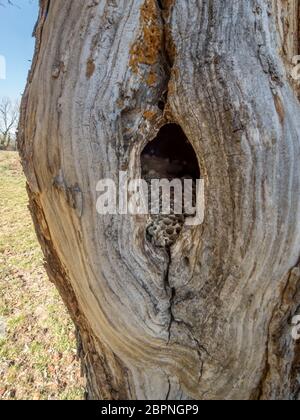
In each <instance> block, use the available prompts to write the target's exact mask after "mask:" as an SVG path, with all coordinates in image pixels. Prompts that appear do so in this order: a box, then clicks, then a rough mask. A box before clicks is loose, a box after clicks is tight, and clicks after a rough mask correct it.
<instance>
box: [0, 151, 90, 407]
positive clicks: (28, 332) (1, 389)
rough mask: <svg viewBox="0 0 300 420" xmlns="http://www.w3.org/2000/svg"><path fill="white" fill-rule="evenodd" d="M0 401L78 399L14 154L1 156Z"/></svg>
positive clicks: (72, 350)
mask: <svg viewBox="0 0 300 420" xmlns="http://www.w3.org/2000/svg"><path fill="white" fill-rule="evenodd" d="M0 180H1V182H0V399H14V400H19V399H36V400H39V399H48V400H49V399H50V400H51V399H70V400H74V399H82V397H83V388H82V385H83V383H82V379H81V378H80V368H79V363H78V360H77V358H76V344H75V337H74V332H73V330H74V328H73V325H72V323H71V321H70V318H69V316H68V314H67V312H66V310H65V308H64V306H63V304H62V302H61V300H60V298H59V296H58V293H57V291H56V289H55V288H54V286H53V285H52V284H51V283H50V282H49V281H48V279H47V277H46V274H45V271H44V268H43V257H42V253H41V251H40V248H39V245H38V243H37V239H36V237H35V233H34V230H33V226H32V222H31V218H30V214H29V211H28V209H27V195H26V191H25V179H24V176H23V174H22V170H21V166H20V163H19V159H18V155H17V153H15V152H0Z"/></svg>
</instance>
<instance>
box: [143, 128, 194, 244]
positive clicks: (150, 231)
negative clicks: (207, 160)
mask: <svg viewBox="0 0 300 420" xmlns="http://www.w3.org/2000/svg"><path fill="white" fill-rule="evenodd" d="M141 166H142V177H143V178H144V179H145V180H146V181H147V183H148V185H149V186H151V182H152V180H153V179H168V180H169V181H171V180H173V179H180V180H181V182H182V185H183V184H184V180H186V179H192V180H194V181H196V180H197V179H199V178H200V169H199V164H198V159H197V156H196V153H195V151H194V149H193V147H192V145H191V144H190V142H189V141H188V139H187V137H186V135H185V134H184V132H183V130H182V129H181V127H180V126H179V125H177V124H167V125H165V126H163V127H162V128H161V129H160V131H159V133H158V134H157V136H156V138H155V139H154V140H152V141H151V142H150V143H148V144H147V145H146V147H145V148H144V150H143V151H142V154H141ZM195 194H196V183H195V182H193V188H192V196H191V200H190V202H191V203H193V207H194V206H195V203H196V195H195ZM151 197H152V195H151V194H150V195H149V197H148V199H150V198H151ZM152 198H153V197H152ZM180 200H182V197H181V199H180ZM153 201H154V202H155V201H157V200H155V199H154V200H151V204H153ZM174 202H175V201H174V194H173V195H172V192H171V196H170V206H171V209H172V210H171V213H170V214H168V215H166V214H164V212H162V211H161V210H160V212H159V213H157V214H151V216H150V217H149V220H148V223H147V227H146V237H147V239H148V240H149V241H150V242H152V243H153V244H154V245H155V246H158V247H161V248H169V247H170V246H172V245H173V244H174V243H175V242H176V240H177V239H178V237H179V235H180V233H181V231H182V228H183V225H184V222H185V217H187V214H186V213H185V209H184V206H183V212H182V213H180V214H177V213H176V212H175V205H174ZM172 205H173V206H172ZM149 207H150V201H149ZM159 208H160V209H162V195H161V196H160V197H159Z"/></svg>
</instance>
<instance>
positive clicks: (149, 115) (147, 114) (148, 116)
mask: <svg viewBox="0 0 300 420" xmlns="http://www.w3.org/2000/svg"><path fill="white" fill-rule="evenodd" d="M155 115H156V113H155V112H154V111H145V112H144V113H143V117H144V118H146V120H152V119H153V118H154V117H155Z"/></svg>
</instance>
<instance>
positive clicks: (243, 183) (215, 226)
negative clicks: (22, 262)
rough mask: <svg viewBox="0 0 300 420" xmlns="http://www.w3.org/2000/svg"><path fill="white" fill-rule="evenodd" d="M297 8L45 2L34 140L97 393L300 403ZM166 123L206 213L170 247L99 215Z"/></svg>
mask: <svg viewBox="0 0 300 420" xmlns="http://www.w3.org/2000/svg"><path fill="white" fill-rule="evenodd" d="M298 12H299V1H298V0H294V1H292V0H290V1H286V0H285V1H283V0H281V1H274V2H272V1H266V0H246V1H239V2H234V1H232V0H224V1H219V0H174V1H172V0H165V1H163V0H161V1H156V0H119V1H116V0H88V1H87V0H76V1H73V0H65V1H63V2H62V1H60V0H41V1H40V17H39V21H38V23H37V26H36V51H35V56H34V60H33V65H32V70H31V72H30V75H29V79H28V84H27V88H26V91H25V94H24V97H23V101H22V115H21V119H20V125H19V137H18V142H19V148H20V153H21V156H22V161H23V166H24V170H25V174H26V176H27V180H28V194H29V198H30V208H31V212H32V216H33V219H34V222H35V226H36V230H37V235H38V238H39V240H40V242H41V245H42V248H43V251H44V254H45V260H46V265H47V270H48V274H49V277H50V279H51V280H52V281H53V282H54V283H55V285H56V286H57V288H58V289H59V291H60V293H61V296H62V298H63V299H64V302H65V304H66V305H67V307H68V310H69V312H70V314H71V316H72V318H73V320H74V323H75V325H76V327H77V330H78V337H79V340H78V341H79V349H80V355H81V360H82V365H83V369H84V372H85V374H86V377H87V397H88V398H90V399H162V400H164V399H178V400H180V399H182V400H184V399H199V400H201V399H212V400H214V399H242V400H249V399H298V398H299V395H300V386H299V375H300V365H299V363H300V346H299V343H298V344H297V342H296V341H294V340H293V338H292V335H291V319H292V317H293V316H294V315H295V314H296V313H297V310H298V309H299V303H300V286H299V279H300V266H299V256H300V249H299V248H300V247H299V243H300V242H299V239H300V219H299V205H300V194H299V193H300V165H299V157H300V142H299V135H300V118H299V116H300V113H299V111H300V106H299V101H298V98H297V89H298V85H297V83H296V82H295V81H294V80H292V78H291V77H290V70H291V64H290V63H291V60H292V55H294V54H299V13H298ZM167 123H176V124H178V125H179V126H180V127H181V128H182V130H183V131H184V133H185V135H186V136H187V138H188V140H189V142H190V143H191V145H192V146H193V148H194V150H195V152H196V155H197V158H198V161H199V165H200V169H201V175H202V177H203V178H204V180H205V204H206V208H205V220H204V223H203V224H202V225H201V226H184V227H183V230H182V232H181V234H180V237H179V238H178V240H177V241H176V243H175V244H174V245H173V246H172V247H171V248H170V250H169V252H167V251H166V250H165V249H163V248H159V247H156V246H154V245H153V244H151V243H150V242H149V241H148V239H147V237H146V235H145V224H146V216H131V215H105V216H100V215H99V214H97V211H96V201H97V197H98V196H97V191H96V186H97V183H98V181H99V180H100V179H103V178H111V179H113V180H115V181H116V183H118V180H119V171H124V170H127V171H128V174H129V177H130V179H133V178H138V177H140V175H141V160H140V155H141V152H142V150H143V148H144V147H145V145H146V144H147V143H148V142H149V141H151V140H153V139H154V138H155V136H156V135H157V133H158V131H159V129H160V128H161V127H162V126H164V125H165V124H167Z"/></svg>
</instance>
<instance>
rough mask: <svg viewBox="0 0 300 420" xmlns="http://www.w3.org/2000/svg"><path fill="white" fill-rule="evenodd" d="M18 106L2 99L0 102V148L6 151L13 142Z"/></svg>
mask: <svg viewBox="0 0 300 420" xmlns="http://www.w3.org/2000/svg"><path fill="white" fill-rule="evenodd" d="M18 118H19V104H18V102H17V101H16V102H13V101H12V100H11V99H10V98H7V97H4V98H2V100H1V102H0V148H1V149H7V148H8V147H9V146H10V145H11V143H12V141H14V140H15V132H16V125H17V121H18Z"/></svg>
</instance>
